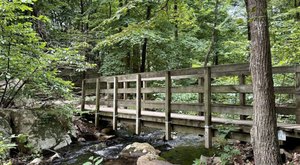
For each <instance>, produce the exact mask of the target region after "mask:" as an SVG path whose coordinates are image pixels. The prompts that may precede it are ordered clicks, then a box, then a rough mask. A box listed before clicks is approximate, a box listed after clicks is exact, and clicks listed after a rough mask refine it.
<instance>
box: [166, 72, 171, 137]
mask: <svg viewBox="0 0 300 165" xmlns="http://www.w3.org/2000/svg"><path fill="white" fill-rule="evenodd" d="M171 87H172V82H171V74H170V71H167V72H166V75H165V90H166V91H165V92H166V97H165V127H166V132H165V138H166V140H171V97H172V96H171Z"/></svg>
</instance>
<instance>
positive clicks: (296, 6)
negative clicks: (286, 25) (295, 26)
mask: <svg viewBox="0 0 300 165" xmlns="http://www.w3.org/2000/svg"><path fill="white" fill-rule="evenodd" d="M294 6H295V8H298V7H299V6H300V1H298V0H295V1H294ZM295 19H296V21H300V12H296V18H295Z"/></svg>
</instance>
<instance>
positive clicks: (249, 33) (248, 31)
mask: <svg viewBox="0 0 300 165" xmlns="http://www.w3.org/2000/svg"><path fill="white" fill-rule="evenodd" d="M245 5H246V12H247V35H248V41H251V31H250V19H249V11H248V7H247V6H248V0H245ZM248 50H249V47H247V51H248ZM249 59H250V51H249V53H248V58H247V60H249Z"/></svg>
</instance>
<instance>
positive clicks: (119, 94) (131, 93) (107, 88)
mask: <svg viewBox="0 0 300 165" xmlns="http://www.w3.org/2000/svg"><path fill="white" fill-rule="evenodd" d="M276 76H278V77H280V76H281V78H282V79H283V81H282V82H281V83H280V85H278V84H279V83H275V94H276V95H279V96H281V97H283V96H284V97H285V98H286V99H285V100H287V101H285V102H280V104H277V105H276V111H277V114H278V115H280V116H282V115H286V116H288V117H291V118H294V119H295V123H296V124H286V123H278V132H279V136H280V140H286V138H289V137H293V138H300V66H299V65H297V66H281V67H274V68H273V78H274V77H276ZM224 77H231V78H232V79H233V80H234V81H235V83H233V84H227V85H218V84H220V83H218V82H219V81H222V78H223V79H224ZM182 84H184V85H182ZM183 93H189V94H190V95H191V96H195V97H194V98H196V99H195V101H194V102H177V101H176V99H174V98H176V96H178V95H180V94H183ZM157 95H159V96H161V97H160V98H161V99H160V100H159V99H157V98H158V97H157ZM216 95H218V96H224V98H225V103H226V104H225V103H222V102H221V103H220V102H219V101H218V100H215V96H216ZM172 96H173V99H172ZM251 96H252V85H251V78H250V71H249V65H248V64H235V65H219V66H211V67H205V68H191V69H180V70H172V71H161V72H149V73H138V74H129V75H119V76H109V77H98V78H93V79H85V80H83V82H82V105H81V109H82V110H91V111H92V112H93V113H95V124H96V125H98V123H99V120H108V121H112V123H113V129H115V130H116V129H117V123H118V122H128V123H133V124H135V126H136V134H139V133H140V132H141V127H142V126H147V127H155V128H162V129H165V138H166V140H169V139H170V138H171V131H178V132H186V133H190V132H191V133H197V134H201V135H205V145H206V147H210V146H211V144H212V140H211V139H212V137H213V136H215V134H216V132H217V131H218V129H216V128H217V126H218V125H229V126H233V127H234V128H235V129H234V130H233V131H232V132H231V133H230V138H233V139H240V140H245V141H249V133H250V129H251V126H252V120H251V118H252V112H253V110H252V106H251V104H252V102H251V98H252V97H251ZM228 97H230V98H228ZM232 97H234V98H235V97H236V99H232ZM226 98H227V99H226ZM226 100H227V101H226ZM236 100H237V101H236ZM226 115H227V116H230V117H231V118H232V119H229V118H228V117H227V118H226V117H223V118H222V116H226Z"/></svg>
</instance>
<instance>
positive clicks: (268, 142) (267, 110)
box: [247, 0, 281, 165]
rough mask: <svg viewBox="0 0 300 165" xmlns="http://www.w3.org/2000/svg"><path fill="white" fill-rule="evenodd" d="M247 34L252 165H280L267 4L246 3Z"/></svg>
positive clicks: (254, 1) (265, 2)
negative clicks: (251, 97)
mask: <svg viewBox="0 0 300 165" xmlns="http://www.w3.org/2000/svg"><path fill="white" fill-rule="evenodd" d="M247 8H248V9H247V11H249V18H250V19H249V20H250V31H251V48H250V51H251V58H250V69H251V76H252V81H253V99H254V102H253V110H254V119H253V127H252V132H251V133H252V135H251V136H252V143H253V144H252V146H253V151H254V159H255V164H259V165H268V164H272V165H279V164H281V160H280V153H279V145H278V139H277V121H276V112H275V96H274V87H273V79H272V59H271V48H270V39H269V30H268V16H267V1H266V0H260V1H257V0H248V3H247Z"/></svg>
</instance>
